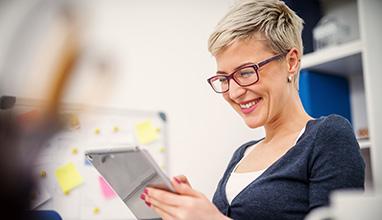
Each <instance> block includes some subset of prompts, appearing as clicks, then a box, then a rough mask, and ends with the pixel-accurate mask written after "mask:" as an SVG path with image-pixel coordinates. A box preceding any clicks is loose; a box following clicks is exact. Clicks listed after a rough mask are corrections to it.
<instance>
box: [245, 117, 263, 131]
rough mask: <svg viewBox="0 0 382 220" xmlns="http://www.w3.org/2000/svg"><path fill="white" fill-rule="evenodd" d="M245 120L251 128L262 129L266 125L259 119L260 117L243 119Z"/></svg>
mask: <svg viewBox="0 0 382 220" xmlns="http://www.w3.org/2000/svg"><path fill="white" fill-rule="evenodd" d="M244 117H245V116H244ZM243 120H244V122H245V124H247V126H248V127H249V128H258V127H261V126H263V125H264V123H263V122H262V120H261V119H259V118H258V117H255V118H252V117H248V118H243Z"/></svg>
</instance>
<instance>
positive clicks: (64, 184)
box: [55, 163, 83, 195]
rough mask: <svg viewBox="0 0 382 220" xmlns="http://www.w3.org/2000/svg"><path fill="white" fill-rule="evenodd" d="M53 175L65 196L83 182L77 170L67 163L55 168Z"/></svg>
mask: <svg viewBox="0 0 382 220" xmlns="http://www.w3.org/2000/svg"><path fill="white" fill-rule="evenodd" d="M55 175H56V179H57V182H58V184H59V185H60V188H61V190H62V191H63V192H64V194H65V195H67V194H69V192H70V190H72V189H73V188H75V187H77V186H79V185H81V183H82V182H83V179H82V177H81V175H80V173H79V172H78V171H77V168H76V166H75V165H74V164H73V163H67V164H65V165H63V166H61V167H59V168H57V170H56V172H55Z"/></svg>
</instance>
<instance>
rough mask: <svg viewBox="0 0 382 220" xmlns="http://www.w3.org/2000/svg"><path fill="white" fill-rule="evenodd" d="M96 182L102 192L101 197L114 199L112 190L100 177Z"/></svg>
mask: <svg viewBox="0 0 382 220" xmlns="http://www.w3.org/2000/svg"><path fill="white" fill-rule="evenodd" d="M98 182H99V186H100V188H101V191H102V195H103V197H104V198H105V199H111V198H114V197H115V195H116V194H115V192H114V190H113V189H112V188H111V186H110V185H109V184H108V183H107V182H106V180H105V179H104V178H103V177H102V176H100V177H98Z"/></svg>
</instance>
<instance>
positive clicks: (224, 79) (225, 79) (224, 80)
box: [217, 77, 227, 83]
mask: <svg viewBox="0 0 382 220" xmlns="http://www.w3.org/2000/svg"><path fill="white" fill-rule="evenodd" d="M217 80H219V82H221V83H225V82H227V78H225V77H219V78H218V79H217Z"/></svg>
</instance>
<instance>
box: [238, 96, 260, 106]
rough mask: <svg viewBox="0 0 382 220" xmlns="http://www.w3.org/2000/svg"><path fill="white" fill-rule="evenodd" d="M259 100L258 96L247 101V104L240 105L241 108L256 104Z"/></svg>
mask: <svg viewBox="0 0 382 220" xmlns="http://www.w3.org/2000/svg"><path fill="white" fill-rule="evenodd" d="M259 101H260V98H258V99H256V100H254V101H252V102H249V103H247V104H243V105H240V107H241V108H250V107H252V106H254V105H256V104H257V103H258V102H259Z"/></svg>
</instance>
